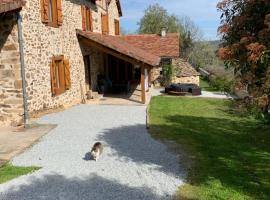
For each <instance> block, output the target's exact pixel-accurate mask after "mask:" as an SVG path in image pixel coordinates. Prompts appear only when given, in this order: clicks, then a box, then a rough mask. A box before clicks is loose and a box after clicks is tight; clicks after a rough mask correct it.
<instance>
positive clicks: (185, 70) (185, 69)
mask: <svg viewBox="0 0 270 200" xmlns="http://www.w3.org/2000/svg"><path fill="white" fill-rule="evenodd" d="M174 67H175V75H176V77H189V76H199V75H200V74H199V73H198V72H197V71H196V70H195V69H194V68H193V67H192V65H191V64H190V63H189V62H187V61H185V60H183V59H180V58H179V59H177V60H176V61H175V63H174Z"/></svg>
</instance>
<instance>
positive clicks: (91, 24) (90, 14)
mask: <svg viewBox="0 0 270 200" xmlns="http://www.w3.org/2000/svg"><path fill="white" fill-rule="evenodd" d="M89 26H90V27H89V31H93V20H92V11H91V10H90V9H89Z"/></svg>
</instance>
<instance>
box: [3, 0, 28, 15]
mask: <svg viewBox="0 0 270 200" xmlns="http://www.w3.org/2000/svg"><path fill="white" fill-rule="evenodd" d="M24 4H25V2H24V1H23V0H0V13H4V12H9V11H13V10H18V9H21V8H22V6H24Z"/></svg>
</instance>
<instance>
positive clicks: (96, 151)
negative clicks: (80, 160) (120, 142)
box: [90, 142, 103, 161]
mask: <svg viewBox="0 0 270 200" xmlns="http://www.w3.org/2000/svg"><path fill="white" fill-rule="evenodd" d="M102 152H103V145H102V144H101V143H100V142H97V143H95V144H94V146H93V147H92V150H91V152H90V153H91V156H92V158H93V160H95V161H97V160H98V159H99V157H100V155H101V154H102Z"/></svg>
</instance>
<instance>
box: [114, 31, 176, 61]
mask: <svg viewBox="0 0 270 200" xmlns="http://www.w3.org/2000/svg"><path fill="white" fill-rule="evenodd" d="M119 37H122V38H123V39H124V40H125V41H126V42H127V43H130V44H132V45H134V46H136V47H138V48H141V49H144V50H146V51H148V52H149V53H152V54H154V55H156V56H159V57H167V58H178V57H180V50H179V42H180V36H179V34H178V33H167V34H166V36H164V37H162V36H160V35H158V34H139V35H125V36H119Z"/></svg>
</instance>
